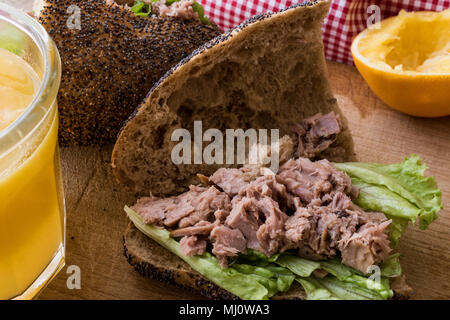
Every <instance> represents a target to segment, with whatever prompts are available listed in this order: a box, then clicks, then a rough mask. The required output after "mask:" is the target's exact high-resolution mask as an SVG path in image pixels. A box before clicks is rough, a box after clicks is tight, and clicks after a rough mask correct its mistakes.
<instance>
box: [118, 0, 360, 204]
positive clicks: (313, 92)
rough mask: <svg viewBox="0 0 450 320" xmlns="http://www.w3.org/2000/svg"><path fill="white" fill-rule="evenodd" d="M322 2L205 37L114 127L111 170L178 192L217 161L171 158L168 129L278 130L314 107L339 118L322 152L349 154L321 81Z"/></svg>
mask: <svg viewBox="0 0 450 320" xmlns="http://www.w3.org/2000/svg"><path fill="white" fill-rule="evenodd" d="M328 9H329V1H315V2H306V3H302V4H300V5H296V6H293V7H291V8H288V9H286V10H284V11H281V12H280V13H277V14H270V13H268V14H263V15H258V16H255V17H254V18H252V19H250V20H248V21H246V22H245V23H243V24H242V25H240V26H238V27H236V28H235V29H233V30H231V31H229V32H227V33H225V34H223V35H221V36H219V37H217V38H215V39H213V40H211V41H210V42H208V43H206V44H205V45H203V46H202V47H200V48H199V49H197V50H195V51H194V52H193V53H192V54H191V55H190V56H188V57H187V58H185V59H183V60H182V61H181V62H180V63H179V64H178V65H177V66H175V67H174V68H172V69H171V70H170V71H169V72H168V73H166V75H165V76H164V77H163V78H161V79H160V80H159V81H158V82H157V84H155V86H154V87H153V88H152V90H151V91H150V92H149V94H148V95H147V97H146V99H145V101H144V102H143V103H142V104H141V106H140V107H139V108H138V109H137V110H136V111H135V113H134V114H133V116H132V117H131V118H130V119H129V121H128V122H127V124H126V125H125V127H124V128H123V130H122V131H121V133H120V135H119V138H118V141H117V142H116V145H115V148H114V151H113V155H112V167H113V173H114V175H115V176H116V178H117V179H118V181H119V182H121V183H122V184H123V185H125V186H127V187H128V188H130V189H131V190H132V191H134V192H136V193H138V194H141V195H148V193H149V192H151V193H152V194H153V195H155V196H167V195H173V194H177V193H180V192H183V191H185V190H186V189H187V187H188V186H189V185H190V184H197V183H198V179H197V174H198V173H202V174H204V175H207V176H208V175H210V174H212V173H213V172H214V171H216V170H217V169H218V168H219V167H222V166H223V165H222V164H217V165H207V164H200V165H198V164H181V165H175V164H174V163H173V162H172V161H171V151H172V149H173V147H174V146H175V145H176V144H177V143H178V142H174V141H172V139H171V135H172V133H173V131H174V130H175V129H178V128H185V129H188V130H189V131H190V132H191V136H193V134H192V132H193V122H194V121H196V120H202V122H203V128H204V130H207V129H209V128H217V129H220V130H221V131H222V132H224V131H225V129H237V128H242V129H244V130H245V129H248V128H254V129H274V128H276V129H279V130H280V137H281V136H283V135H284V134H286V133H290V130H291V128H292V125H293V124H296V123H299V122H300V121H301V120H303V119H304V118H305V117H309V116H312V115H315V114H317V113H319V112H321V113H324V114H325V113H328V112H330V111H334V112H335V113H336V114H337V115H338V116H339V117H340V120H341V125H342V131H341V133H340V134H339V135H338V137H337V141H336V142H335V143H334V144H333V145H332V147H331V148H330V149H329V151H328V152H326V153H324V154H323V155H322V156H323V157H325V158H327V159H329V160H331V161H337V162H339V161H350V160H354V150H353V140H352V138H351V135H350V132H349V129H348V126H347V121H346V119H345V117H344V115H343V114H342V113H341V112H340V110H339V108H338V105H337V102H336V99H335V98H334V97H333V95H332V92H331V89H330V85H329V82H328V77H327V71H326V64H325V58H324V54H323V44H322V40H321V29H320V26H321V22H322V20H323V18H324V17H325V15H326V14H327V12H328Z"/></svg>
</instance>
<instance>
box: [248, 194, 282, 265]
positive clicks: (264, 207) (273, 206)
mask: <svg viewBox="0 0 450 320" xmlns="http://www.w3.org/2000/svg"><path fill="white" fill-rule="evenodd" d="M259 205H260V210H261V211H262V213H264V216H265V217H264V220H265V221H264V223H263V224H262V225H261V226H260V227H259V229H258V232H257V233H256V237H257V238H258V241H259V243H260V248H261V249H262V252H263V253H264V254H266V255H267V256H272V255H273V254H275V253H278V252H279V250H280V249H281V248H282V247H283V246H284V243H285V240H284V239H285V238H284V224H285V222H286V220H287V219H288V216H287V215H286V214H285V213H284V212H282V211H280V209H279V208H278V203H277V202H275V201H274V200H273V199H271V198H268V197H264V198H262V199H261V200H260V201H259Z"/></svg>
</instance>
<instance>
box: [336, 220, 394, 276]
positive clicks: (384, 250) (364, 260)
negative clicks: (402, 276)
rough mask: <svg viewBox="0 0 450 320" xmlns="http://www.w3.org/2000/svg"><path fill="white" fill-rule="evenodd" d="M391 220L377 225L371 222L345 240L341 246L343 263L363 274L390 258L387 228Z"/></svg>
mask: <svg viewBox="0 0 450 320" xmlns="http://www.w3.org/2000/svg"><path fill="white" fill-rule="evenodd" d="M390 223H391V220H388V221H384V222H381V223H376V222H373V221H370V222H368V223H366V224H364V225H363V226H362V227H361V228H359V230H358V231H357V232H356V233H354V234H353V235H351V236H350V237H349V238H348V239H346V240H344V243H343V244H342V246H341V256H342V263H344V264H345V265H348V266H350V267H353V268H355V269H357V270H360V271H362V272H367V270H368V268H369V267H370V266H371V265H376V264H379V263H381V262H383V261H384V260H386V259H387V258H388V256H389V252H391V248H390V247H389V237H388V232H387V227H388V226H389V224H390Z"/></svg>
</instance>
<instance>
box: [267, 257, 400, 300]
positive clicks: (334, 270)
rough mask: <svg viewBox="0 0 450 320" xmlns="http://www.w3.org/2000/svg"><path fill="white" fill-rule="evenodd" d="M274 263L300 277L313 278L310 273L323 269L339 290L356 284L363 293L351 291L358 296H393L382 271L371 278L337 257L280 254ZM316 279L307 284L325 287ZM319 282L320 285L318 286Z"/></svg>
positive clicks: (341, 297) (342, 297) (384, 297)
mask: <svg viewBox="0 0 450 320" xmlns="http://www.w3.org/2000/svg"><path fill="white" fill-rule="evenodd" d="M393 260H395V259H393ZM276 263H277V264H280V265H281V266H284V267H286V268H288V269H289V270H290V271H292V272H293V273H295V274H296V275H297V276H299V277H300V278H302V279H306V278H308V277H309V278H311V277H313V278H314V276H312V273H313V271H315V270H317V269H322V270H325V271H327V272H328V273H329V275H328V276H327V277H326V279H327V280H330V281H331V285H334V286H337V287H338V289H339V290H340V291H339V292H341V291H342V290H347V289H349V288H353V287H354V286H356V287H358V288H359V289H361V290H362V291H361V292H362V293H364V295H363V294H362V293H361V292H360V291H358V290H359V289H358V290H356V289H355V288H353V289H352V290H353V291H352V292H358V294H359V295H360V296H361V295H363V296H367V295H368V293H367V292H370V294H371V295H372V296H375V297H377V298H383V299H389V298H391V297H392V296H393V292H392V290H391V289H390V285H389V280H388V279H387V278H385V277H382V275H383V274H382V271H381V272H380V274H379V278H378V280H379V281H378V280H377V278H373V279H372V277H371V275H370V274H368V275H365V274H363V273H361V272H360V271H357V270H355V269H353V268H350V267H347V266H345V265H343V264H342V262H341V261H340V260H338V259H332V260H326V261H309V260H306V259H303V258H300V257H297V256H293V255H288V254H281V255H280V256H279V258H278V259H277V261H276ZM317 281H318V283H315V282H314V283H310V284H308V285H309V286H310V285H314V286H315V287H317V288H319V289H321V290H322V289H326V287H327V286H326V285H324V284H323V283H321V279H317ZM300 284H301V282H300ZM319 284H322V285H321V286H318V285H319ZM304 289H305V291H307V289H306V288H304ZM338 289H336V290H338ZM321 292H322V291H321ZM314 294H316V293H314ZM331 294H332V296H335V297H338V298H340V299H346V297H345V296H343V295H336V293H335V292H333V291H331Z"/></svg>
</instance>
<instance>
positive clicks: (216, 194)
mask: <svg viewBox="0 0 450 320" xmlns="http://www.w3.org/2000/svg"><path fill="white" fill-rule="evenodd" d="M133 210H135V211H136V212H137V213H138V214H139V215H140V216H141V217H142V220H143V221H144V223H147V224H154V225H165V226H167V227H170V228H172V227H176V226H178V228H186V227H190V226H194V225H195V224H197V223H198V222H200V221H208V220H209V219H211V218H212V219H213V220H214V213H215V212H216V211H218V210H222V211H225V212H229V211H230V210H231V201H230V198H229V197H228V196H227V195H226V194H225V193H223V192H220V191H219V190H217V188H215V187H214V186H212V187H209V188H203V187H197V186H191V187H190V190H189V191H188V192H185V193H183V194H181V195H179V196H177V197H171V198H167V199H156V198H142V199H139V200H138V202H137V203H136V205H134V206H133Z"/></svg>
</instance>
